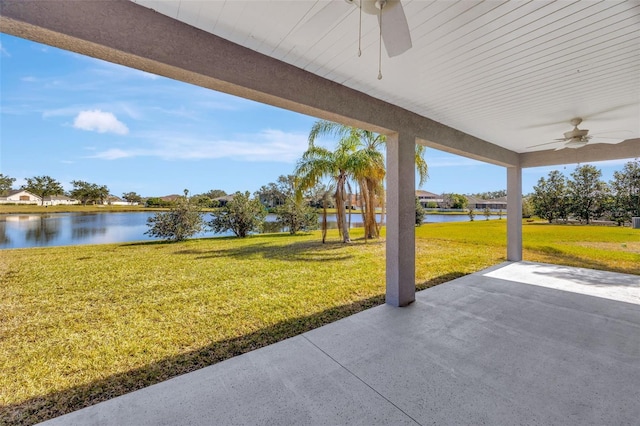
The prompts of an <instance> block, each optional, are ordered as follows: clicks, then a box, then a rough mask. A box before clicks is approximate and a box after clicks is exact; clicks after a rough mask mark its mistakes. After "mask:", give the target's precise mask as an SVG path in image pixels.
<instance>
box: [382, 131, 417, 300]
mask: <svg viewBox="0 0 640 426" xmlns="http://www.w3.org/2000/svg"><path fill="white" fill-rule="evenodd" d="M415 143H416V139H415V137H414V136H410V135H406V134H397V133H396V134H393V135H390V136H388V137H387V188H386V189H387V243H386V244H387V255H386V262H387V270H386V278H387V290H386V302H387V303H388V304H389V305H392V306H406V305H408V304H409V303H411V302H413V301H414V300H415V298H416V278H415V269H416V244H415V227H416V226H415V221H416V219H415V208H416V200H415V196H416V194H415V186H416V182H415V180H416V177H415V166H414V163H415Z"/></svg>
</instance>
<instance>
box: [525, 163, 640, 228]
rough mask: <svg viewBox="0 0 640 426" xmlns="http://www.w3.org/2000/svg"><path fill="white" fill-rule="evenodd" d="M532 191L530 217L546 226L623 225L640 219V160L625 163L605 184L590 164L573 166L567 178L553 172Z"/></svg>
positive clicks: (529, 201) (529, 200)
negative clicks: (575, 223)
mask: <svg viewBox="0 0 640 426" xmlns="http://www.w3.org/2000/svg"><path fill="white" fill-rule="evenodd" d="M533 190H534V192H533V193H532V194H530V195H529V196H528V197H526V198H527V199H528V200H527V203H530V204H531V206H530V208H531V210H533V214H535V215H536V216H539V217H540V218H543V219H546V220H547V221H548V222H549V223H552V222H554V221H555V222H558V221H563V222H567V221H568V220H569V219H577V220H579V221H580V222H584V223H587V224H589V223H590V222H591V221H592V220H594V219H601V220H610V221H614V222H617V223H618V224H619V225H623V224H624V223H626V222H631V218H632V217H640V161H639V160H637V159H636V160H634V161H630V162H628V163H626V164H625V165H624V167H623V169H622V170H620V171H616V172H614V173H613V179H612V180H611V181H610V182H608V183H607V182H605V181H603V180H602V171H601V170H599V169H598V168H596V167H595V166H593V165H590V164H585V165H582V166H578V167H576V169H575V170H574V171H573V172H572V173H571V174H570V175H569V177H567V176H565V175H564V174H562V173H561V172H560V171H558V170H553V171H551V172H549V174H548V176H547V177H546V178H544V177H542V178H540V179H539V180H538V183H537V185H536V186H534V187H533Z"/></svg>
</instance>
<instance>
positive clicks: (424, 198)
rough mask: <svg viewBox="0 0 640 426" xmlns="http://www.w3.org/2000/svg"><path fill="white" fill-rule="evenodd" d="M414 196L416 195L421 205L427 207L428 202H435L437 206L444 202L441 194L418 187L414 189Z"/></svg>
mask: <svg viewBox="0 0 640 426" xmlns="http://www.w3.org/2000/svg"><path fill="white" fill-rule="evenodd" d="M416 197H418V201H419V202H420V204H422V207H427V204H428V203H436V204H437V205H438V207H440V206H441V203H443V202H444V198H443V197H442V195H438V194H434V193H433V192H429V191H423V190H420V189H419V190H417V191H416Z"/></svg>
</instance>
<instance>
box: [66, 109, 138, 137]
mask: <svg viewBox="0 0 640 426" xmlns="http://www.w3.org/2000/svg"><path fill="white" fill-rule="evenodd" d="M73 127H75V128H76V129H82V130H89V131H94V132H98V133H116V134H118V135H126V134H127V133H129V129H128V128H127V126H126V125H125V124H124V123H123V122H121V121H120V120H118V119H117V118H116V116H115V115H113V114H112V113H110V112H104V111H101V110H99V109H96V110H90V111H80V113H79V114H78V115H77V116H76V118H75V120H74V121H73Z"/></svg>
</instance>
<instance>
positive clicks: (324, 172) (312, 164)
mask: <svg viewBox="0 0 640 426" xmlns="http://www.w3.org/2000/svg"><path fill="white" fill-rule="evenodd" d="M355 148H356V147H355V145H354V144H353V141H352V140H348V139H343V140H340V142H339V143H338V146H337V148H336V150H335V151H330V150H328V149H326V148H323V147H320V146H316V145H314V144H313V143H312V142H309V149H307V151H305V153H304V154H303V155H302V158H301V159H300V161H298V165H297V166H296V170H295V174H296V176H297V186H298V191H299V192H301V191H304V190H307V189H309V188H311V187H313V186H314V185H316V184H317V183H318V182H319V181H320V180H321V179H322V178H324V177H326V176H329V177H331V178H332V180H333V183H334V185H335V193H334V195H333V197H334V199H335V203H336V218H337V221H338V229H339V231H340V236H341V237H342V241H343V242H345V243H348V242H350V241H351V238H350V236H349V226H348V224H347V217H346V213H345V200H346V192H345V188H346V185H347V180H348V178H349V174H350V172H351V170H350V167H351V164H350V158H351V155H352V154H353V152H354V151H355Z"/></svg>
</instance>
